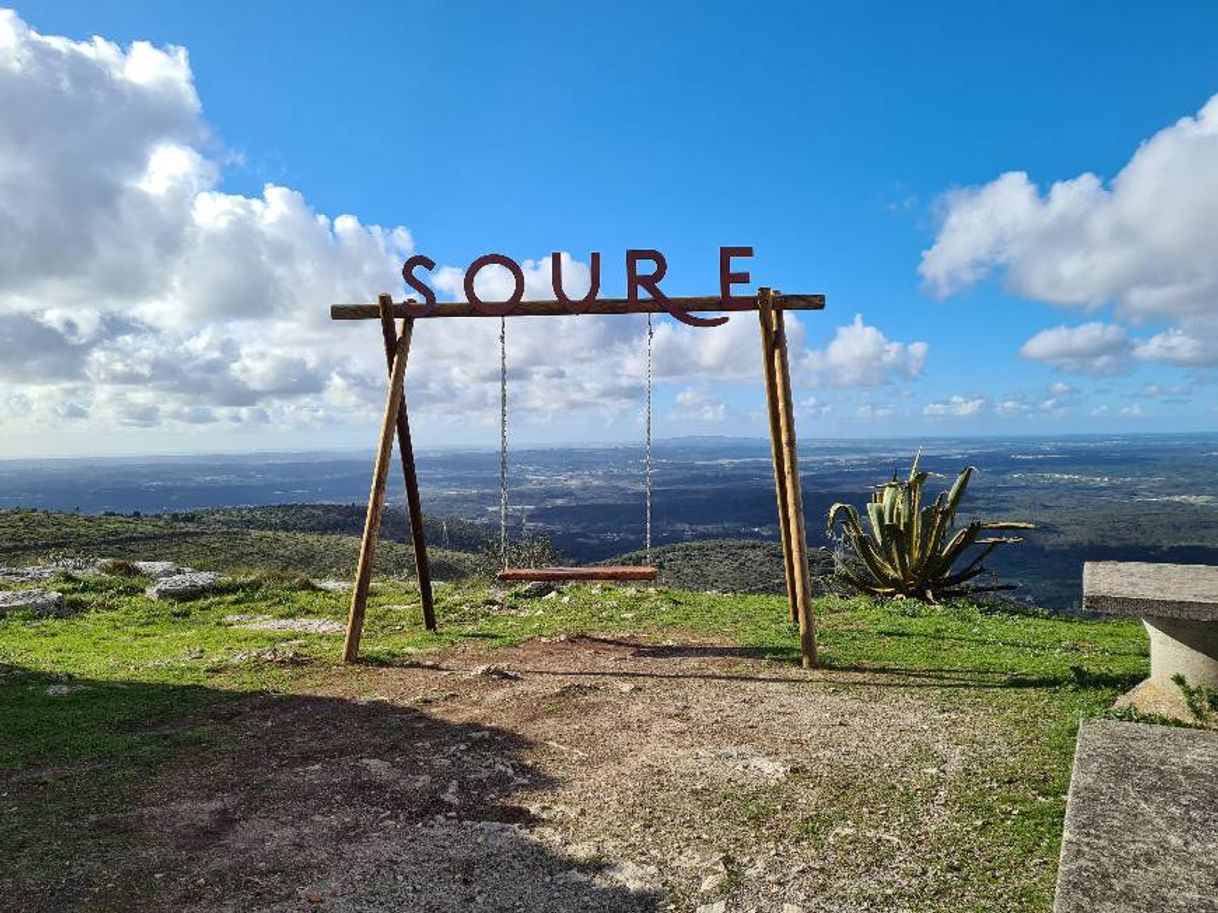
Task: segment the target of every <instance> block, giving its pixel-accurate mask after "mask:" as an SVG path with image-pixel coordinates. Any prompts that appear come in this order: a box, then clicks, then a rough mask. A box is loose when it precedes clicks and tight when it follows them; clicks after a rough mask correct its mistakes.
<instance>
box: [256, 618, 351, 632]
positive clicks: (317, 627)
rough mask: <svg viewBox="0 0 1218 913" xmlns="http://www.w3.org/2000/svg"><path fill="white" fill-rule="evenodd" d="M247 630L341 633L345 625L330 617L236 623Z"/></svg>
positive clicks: (344, 629) (270, 619) (263, 619)
mask: <svg viewBox="0 0 1218 913" xmlns="http://www.w3.org/2000/svg"><path fill="white" fill-rule="evenodd" d="M237 627H238V628H244V629H245V630H248V631H290V632H293V633H296V634H343V633H345V632H346V630H347V629H346V627H344V626H343V624H342V623H341V622H337V621H334V620H332V619H330V618H259V619H257V620H254V621H248V622H245V623H243V624H239V625H237Z"/></svg>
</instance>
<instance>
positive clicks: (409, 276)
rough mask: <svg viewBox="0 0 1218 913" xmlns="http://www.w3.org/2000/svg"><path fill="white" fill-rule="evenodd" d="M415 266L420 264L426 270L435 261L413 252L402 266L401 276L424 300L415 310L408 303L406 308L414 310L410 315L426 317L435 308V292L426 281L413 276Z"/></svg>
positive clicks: (431, 267) (434, 264)
mask: <svg viewBox="0 0 1218 913" xmlns="http://www.w3.org/2000/svg"><path fill="white" fill-rule="evenodd" d="M416 266H421V267H423V269H426V270H433V269H435V268H436V261H435V260H433V259H431V257H425V256H423V255H422V254H415V255H414V256H413V257H411V258H410V259H409V260H407V261H406V263H405V264H404V265H403V266H402V278H403V279H405V280H406V284H407V285H409V286H410V287H411V288H412V289H414V290H415V291H416V292H418V293H419V294H420V295H422V296H423V301H424V302H426V303H425V304H423V305H422V307H420V308H419V309H418V310H417V311H415V309H414V308H412V307H410V306H409V305H407V308H406V310H407V311H408V312H411V311H413V312H414V313H412V315H411V316H415V317H427V316H429V315H430V314H431V312H432V311H433V310H435V307H436V293H435V292H434V291H432V289H431V286H429V285H428V284H427V283H426V282H423V281H422V280H421V279H416V278H415V275H414V270H415V267H416Z"/></svg>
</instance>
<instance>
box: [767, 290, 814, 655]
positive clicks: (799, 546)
mask: <svg viewBox="0 0 1218 913" xmlns="http://www.w3.org/2000/svg"><path fill="white" fill-rule="evenodd" d="M771 321H772V326H773V328H774V377H775V381H776V387H777V392H778V420H779V421H778V424H779V433H780V437H781V439H782V449H783V454H784V462H785V465H786V471H787V472H786V475H787V520H788V524H789V527H790V535H789V542H790V546H791V557H792V566H793V571H794V583H795V601H796V609H797V610H798V614H799V646H800V652H801V653H802V654H803V664H804V666H805V667H813V666H815V665H816V621H815V619H814V618H813V616H812V581H811V579H810V575H809V573H808V533H807V529H806V527H805V525H804V501H803V492H802V491H801V487H800V480H799V452H798V448H797V446H796V440H795V405H794V401H793V399H792V396H791V366H790V363H789V361H788V358H787V329H786V320H785V318H784V317H783V313H782V309H781V308H775V309H772V313H771Z"/></svg>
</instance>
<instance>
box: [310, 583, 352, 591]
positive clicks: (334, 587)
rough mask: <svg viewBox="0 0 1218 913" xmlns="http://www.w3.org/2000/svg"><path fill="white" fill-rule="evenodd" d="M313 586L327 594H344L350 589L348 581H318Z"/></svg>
mask: <svg viewBox="0 0 1218 913" xmlns="http://www.w3.org/2000/svg"><path fill="white" fill-rule="evenodd" d="M313 585H314V586H315V587H317V588H318V589H319V590H325V591H326V592H327V593H345V592H347V591H348V590H350V589H351V581H350V580H318V581H316V582H315V583H314V584H313Z"/></svg>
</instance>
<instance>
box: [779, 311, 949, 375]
mask: <svg viewBox="0 0 1218 913" xmlns="http://www.w3.org/2000/svg"><path fill="white" fill-rule="evenodd" d="M929 348H930V347H929V346H928V345H927V344H926V343H924V342H911V343H907V344H906V343H900V342H892V341H891V340H889V339H888V338H887V337H886V336H885V335H884V334H883V333H882V332H880V330H878V329H877V328H876V327H873V326H868V325H867V324H865V323H863V316H862V315H861V314H856V315H855V317H854V322H853V323H849V324H846V325H845V326H841V327H838V328H837V332H836V333H835V334H834V336H833V339H832V340H831V341H830V343H829V345H828V346H826V347H825V348H824V349H815V350H812V351H809V352H808V354H807V356H806V357H805V359H804V363H803V368H804V369H805V371H806V372H807V374H808V376H809V377H810V378H811V380H812V381H813V382H814V383H816V384H817V385H819V386H822V387H879V386H882V385H884V384H887V383H891V382H893V381H897V380H909V379H912V378H916V377H918V376H919V375H921V373H922V369H923V366H924V365H925V364H926V354H927V352H928V351H929Z"/></svg>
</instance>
